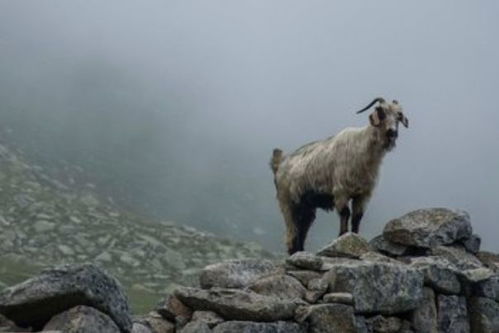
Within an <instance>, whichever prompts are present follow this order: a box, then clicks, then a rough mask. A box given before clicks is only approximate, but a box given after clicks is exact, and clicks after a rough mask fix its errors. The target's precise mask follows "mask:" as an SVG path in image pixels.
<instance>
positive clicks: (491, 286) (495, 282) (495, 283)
mask: <svg viewBox="0 0 499 333" xmlns="http://www.w3.org/2000/svg"><path fill="white" fill-rule="evenodd" d="M472 295H475V296H480V297H486V298H490V299H493V300H495V301H496V302H499V274H496V275H494V276H492V277H491V278H490V279H488V280H485V281H481V282H479V283H477V284H475V285H474V286H473V291H472Z"/></svg>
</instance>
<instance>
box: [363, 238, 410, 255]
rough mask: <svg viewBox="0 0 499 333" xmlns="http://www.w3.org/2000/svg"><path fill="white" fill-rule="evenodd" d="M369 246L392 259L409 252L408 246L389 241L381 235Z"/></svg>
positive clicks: (372, 240)
mask: <svg viewBox="0 0 499 333" xmlns="http://www.w3.org/2000/svg"><path fill="white" fill-rule="evenodd" d="M369 245H370V246H371V248H373V249H375V250H376V251H379V252H381V253H385V254H387V255H389V256H392V257H397V256H402V255H404V254H405V253H406V252H407V246H404V245H401V244H396V243H392V242H390V241H387V240H386V239H385V238H384V237H383V235H379V236H377V237H374V238H373V239H371V241H370V242H369Z"/></svg>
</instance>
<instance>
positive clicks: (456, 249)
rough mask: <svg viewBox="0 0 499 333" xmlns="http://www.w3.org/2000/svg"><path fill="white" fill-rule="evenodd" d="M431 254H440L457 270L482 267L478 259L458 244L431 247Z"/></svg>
mask: <svg viewBox="0 0 499 333" xmlns="http://www.w3.org/2000/svg"><path fill="white" fill-rule="evenodd" d="M431 252H432V255H434V256H441V257H444V258H445V259H447V260H448V261H449V262H451V263H452V264H454V266H456V267H457V268H458V269H459V270H467V269H475V268H481V267H483V265H482V263H481V262H480V260H478V258H477V257H475V256H474V255H472V254H471V253H469V252H467V251H466V250H464V248H462V247H460V246H437V247H436V248H433V249H431Z"/></svg>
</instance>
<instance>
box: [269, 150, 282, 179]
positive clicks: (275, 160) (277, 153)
mask: <svg viewBox="0 0 499 333" xmlns="http://www.w3.org/2000/svg"><path fill="white" fill-rule="evenodd" d="M283 155H284V154H283V152H282V150H280V149H279V148H275V149H274V151H273V152H272V158H271V159H270V168H271V169H272V172H273V173H274V175H275V174H276V172H277V169H279V165H280V164H281V162H282V159H283Z"/></svg>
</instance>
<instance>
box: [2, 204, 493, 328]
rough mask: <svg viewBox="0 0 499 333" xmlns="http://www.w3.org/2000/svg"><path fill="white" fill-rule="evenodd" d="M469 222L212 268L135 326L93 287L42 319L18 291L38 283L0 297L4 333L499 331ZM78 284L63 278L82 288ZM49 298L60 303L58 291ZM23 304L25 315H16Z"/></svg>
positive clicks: (400, 226)
mask: <svg viewBox="0 0 499 333" xmlns="http://www.w3.org/2000/svg"><path fill="white" fill-rule="evenodd" d="M467 216H468V215H467V214H466V213H463V212H455V211H450V210H442V209H426V210H422V211H416V212H414V213H410V214H407V215H406V216H405V217H403V218H400V219H396V220H394V221H402V222H392V224H391V226H390V227H387V228H386V229H385V231H386V230H388V231H387V232H386V233H384V234H383V235H380V236H378V237H376V238H375V239H374V240H373V241H371V242H367V241H365V240H364V239H362V238H361V237H359V236H358V235H353V234H347V235H345V236H344V237H340V238H339V239H337V240H335V241H333V242H332V243H331V244H330V245H328V246H326V247H325V248H324V249H323V250H321V251H320V252H319V253H318V254H314V253H308V252H299V253H296V254H294V255H293V256H291V257H289V258H287V259H286V260H284V261H283V262H271V261H265V260H254V259H249V260H229V261H223V262H221V263H218V264H215V265H210V266H207V267H206V268H205V269H204V270H203V271H202V272H201V274H200V285H199V287H181V288H177V289H176V290H175V291H174V292H173V293H172V294H171V295H168V296H166V297H164V298H163V299H162V301H161V302H160V303H159V304H158V306H157V307H156V309H155V310H154V311H151V312H150V313H148V314H147V315H144V316H141V317H136V318H134V319H133V326H132V320H130V317H129V315H127V314H125V313H119V312H118V311H116V310H115V308H116V307H115V306H112V304H114V303H116V301H113V299H116V300H118V301H117V302H118V303H119V302H123V304H125V303H126V299H124V298H123V297H121V298H120V297H108V296H106V297H104V296H103V295H100V296H99V293H98V292H96V291H95V290H93V289H91V287H90V286H87V287H86V288H77V290H89V291H92V290H93V291H92V292H83V293H81V294H82V295H83V296H84V297H83V296H81V295H80V296H79V297H80V298H79V299H80V300H82V301H81V302H66V303H65V302H61V303H57V304H58V305H57V307H55V308H53V309H52V310H50V311H51V312H50V313H48V312H47V311H48V310H43V311H42V310H40V309H38V308H39V307H41V305H40V303H36V302H34V301H33V300H38V299H37V298H35V297H34V293H33V292H32V293H29V292H28V293H25V294H26V295H28V296H29V297H28V296H25V297H24V298H23V297H21V296H20V295H16V293H14V292H13V290H20V291H22V290H24V289H25V288H24V287H22V286H23V285H32V284H33V280H31V282H29V281H28V282H25V283H24V284H21V285H19V286H16V287H13V288H14V289H12V288H11V289H7V291H4V293H3V294H2V296H0V313H1V314H3V315H4V316H5V318H2V317H0V327H8V326H10V327H14V328H15V327H16V326H17V325H21V326H25V327H27V326H31V329H32V330H37V329H38V330H39V329H41V328H42V326H43V325H45V327H46V328H50V329H56V330H65V329H67V328H71V329H73V328H75V329H76V328H78V327H79V326H78V325H80V326H81V323H88V326H89V327H109V329H108V331H109V332H114V331H113V330H116V328H113V327H114V326H116V327H118V328H119V330H120V331H121V332H129V331H130V330H131V332H133V333H165V332H166V333H173V332H182V333H191V332H201V333H203V332H205V333H210V332H219V333H224V332H246V333H267V332H268V333H275V332H278V333H279V332H282V333H284V332H289V333H295V332H296V333H305V332H345V333H348V332H360V333H376V332H391V333H411V332H412V333H414V332H428V333H437V332H438V333H446V332H449V333H450V332H464V333H467V332H471V333H475V332H476V333H482V332H483V333H488V332H499V320H498V318H499V302H498V301H499V273H498V271H497V269H496V263H497V260H496V259H497V256H496V255H494V254H492V253H485V252H480V251H479V248H477V241H476V239H477V236H476V235H475V236H474V235H473V234H472V230H471V224H469V218H468V217H467ZM416 221H420V222H422V224H421V225H419V226H416V225H415V223H416ZM423 222H424V223H423ZM394 230H396V232H394ZM411 234H413V235H415V236H414V237H415V239H416V240H415V239H412V238H411V237H409V236H408V235H411ZM467 243H468V245H466V244H467ZM86 267H88V266H86ZM90 267H92V266H90ZM92 269H95V268H92ZM66 270H67V271H77V269H76V268H75V269H71V268H67V269H66ZM69 276H71V274H69V275H68V274H66V275H64V274H63V275H62V277H64V279H67V281H72V280H71V278H69ZM99 276H100V275H99ZM42 277H43V274H42V276H41V277H38V278H37V279H38V280H39V281H40V280H43V278H42ZM35 280H36V279H35ZM83 280H84V282H85V281H87V280H85V279H83ZM54 281H57V279H55V280H54ZM54 281H52V282H51V283H52V284H53V286H55V287H54V288H52V289H54V290H52V291H53V292H55V291H56V290H63V291H65V292H66V293H67V294H71V293H70V290H71V289H69V287H68V284H67V283H66V284H64V283H62V284H58V282H54ZM79 283H80V284H81V283H82V282H79ZM85 283H87V282H85ZM98 285H99V284H98ZM113 288H114V287H113ZM113 288H110V289H109V290H108V292H111V293H114V294H115V295H120V289H119V285H118V287H116V288H114V289H113ZM48 289H50V288H48ZM33 290H35V289H33ZM99 290H101V289H99ZM102 290H104V289H102ZM113 290H114V291H113ZM106 293H107V292H106ZM21 294H23V293H22V292H21ZM43 295H45V296H41V298H42V299H44V298H46V299H47V300H50V297H49V295H51V294H50V293H45V294H43ZM68 297H69V296H68ZM16 299H24V301H23V302H19V301H16V302H17V303H15V302H14V301H15V300H16ZM28 300H29V301H28ZM13 302H14V303H15V304H17V305H16V306H18V307H17V308H16V311H15V313H14V312H13V311H11V310H10V311H9V310H8V309H9V308H8V304H11V303H12V304H13ZM77 303H85V304H77ZM29 304H38V305H37V306H32V305H31V306H29ZM61 304H63V305H64V306H62V305H61ZM106 304H107V305H106ZM54 309H55V310H54ZM21 313H22V314H23V315H22V316H21V315H19V314H21ZM40 313H44V315H43V316H40ZM21 317H22V318H21ZM42 317H43V320H42V319H40V318H42ZM30 318H31V319H30ZM126 318H128V319H126ZM41 323H43V325H42V324H41ZM86 325H87V324H86ZM99 325H100V326H99ZM105 325H108V326H105ZM113 325H114V326H113ZM84 326H85V325H84ZM28 329H29V327H28ZM82 332H86V331H84V330H82Z"/></svg>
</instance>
